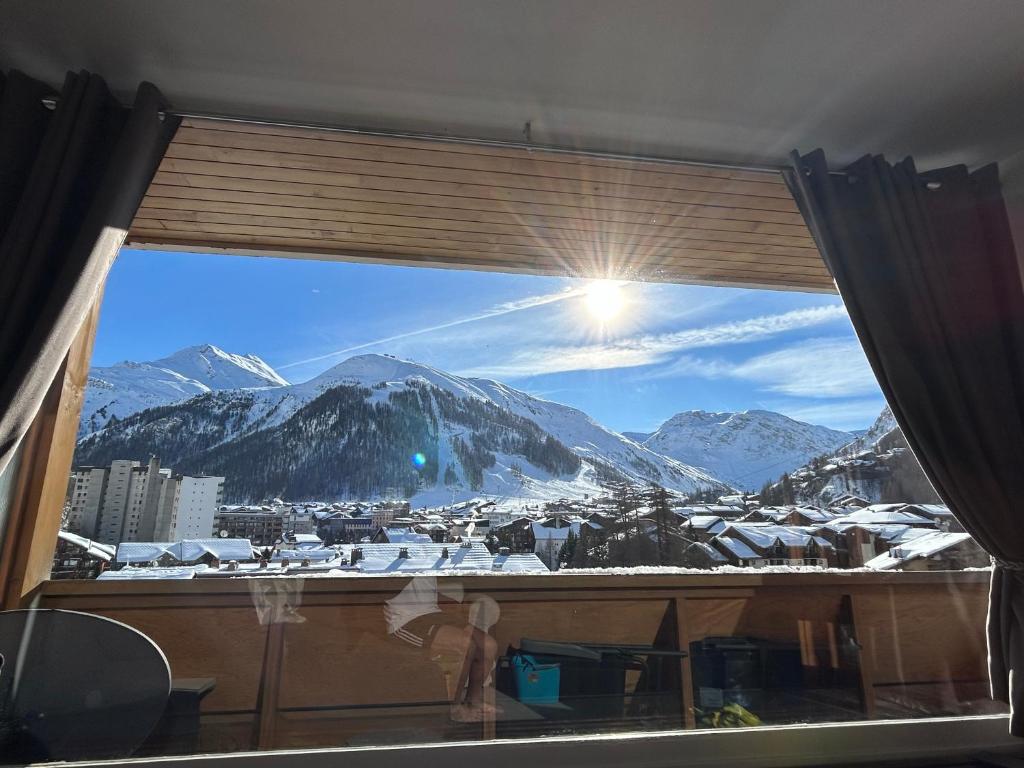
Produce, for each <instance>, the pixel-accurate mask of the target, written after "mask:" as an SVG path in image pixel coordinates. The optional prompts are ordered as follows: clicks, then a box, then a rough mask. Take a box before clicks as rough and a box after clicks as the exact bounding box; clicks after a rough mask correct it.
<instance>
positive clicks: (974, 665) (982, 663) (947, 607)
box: [858, 586, 988, 685]
mask: <svg viewBox="0 0 1024 768" xmlns="http://www.w3.org/2000/svg"><path fill="white" fill-rule="evenodd" d="M858 600H859V601H860V610H861V614H860V615H861V616H863V620H862V621H860V624H861V625H862V626H861V628H860V632H861V634H862V636H863V637H862V643H864V645H865V648H866V650H867V652H868V653H870V654H872V659H871V662H872V665H873V668H874V682H875V684H876V685H886V684H893V683H925V682H935V681H946V680H961V681H972V680H985V679H986V678H987V675H988V673H987V670H986V658H987V652H986V648H985V616H986V609H987V603H986V591H985V589H984V587H981V586H978V587H962V588H959V589H951V588H947V587H942V586H939V587H916V588H906V589H899V590H887V591H885V592H878V593H874V594H868V595H859V596H858Z"/></svg>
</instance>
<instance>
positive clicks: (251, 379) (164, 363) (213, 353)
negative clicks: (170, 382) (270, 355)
mask: <svg viewBox="0 0 1024 768" xmlns="http://www.w3.org/2000/svg"><path fill="white" fill-rule="evenodd" d="M150 365H153V366H155V367H157V368H166V369H168V370H171V371H174V372H176V373H180V374H182V375H184V376H186V377H188V378H191V379H195V380H196V381H200V382H202V383H204V384H207V385H208V386H210V388H211V389H236V388H240V387H283V386H287V384H288V381H287V380H286V379H285V378H284V377H283V376H281V374H279V373H278V372H277V371H275V370H274V369H273V368H271V367H270V365H269V364H268V363H267V362H265V361H264V360H263V359H262V358H260V357H259V356H258V355H253V354H247V355H238V354H233V353H231V352H225V351H224V350H223V349H221V348H220V347H218V346H217V345H215V344H209V343H207V344H197V345H194V346H191V347H185V348H184V349H179V350H178V351H177V352H175V353H173V354H171V355H168V356H167V357H165V358H161V359H160V360H155V361H153V362H152V363H150ZM211 381H214V382H215V385H211V384H210V382H211Z"/></svg>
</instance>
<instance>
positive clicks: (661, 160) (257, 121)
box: [42, 96, 847, 176]
mask: <svg viewBox="0 0 1024 768" xmlns="http://www.w3.org/2000/svg"><path fill="white" fill-rule="evenodd" d="M57 101H58V99H57V98H56V97H54V96H46V97H43V99H42V102H43V105H44V106H45V107H46V108H47V109H51V110H52V109H56V108H57ZM157 114H158V115H159V116H160V119H161V120H163V119H164V117H166V116H171V117H179V118H183V119H193V120H214V121H217V122H222V123H243V124H246V125H264V126H269V127H276V128H299V129H308V130H317V131H330V132H332V133H346V134H351V135H353V136H379V137H382V138H393V139H416V140H421V141H439V142H446V143H449V144H473V145H476V146H485V147H496V148H505V149H523V150H527V151H538V152H549V153H552V154H563V155H572V156H575V157H592V158H595V159H605V160H623V161H632V162H643V163H657V164H661V165H689V166H698V167H701V168H717V169H720V170H725V171H751V172H754V173H782V172H783V171H788V170H789V166H786V165H769V164H764V165H760V164H756V163H729V162H712V161H708V160H687V159H685V158H678V157H666V156H664V155H634V154H628V153H622V152H608V151H605V150H599V149H577V148H572V147H564V146H559V145H556V144H538V143H536V142H532V141H508V140H502V139H481V138H478V137H471V136H457V135H455V136H453V135H447V134H437V133H430V132H427V131H397V130H387V129H384V128H367V127H360V126H338V125H330V124H327V123H309V122H298V121H290V120H266V119H261V118H254V117H239V116H237V115H225V114H218V113H214V112H181V111H177V110H172V109H168V110H161V111H160V112H158V113H157ZM529 131H530V123H529V122H527V123H526V124H525V126H524V133H526V134H527V135H528V134H529ZM829 175H832V176H846V175H847V173H846V171H831V170H830V171H829Z"/></svg>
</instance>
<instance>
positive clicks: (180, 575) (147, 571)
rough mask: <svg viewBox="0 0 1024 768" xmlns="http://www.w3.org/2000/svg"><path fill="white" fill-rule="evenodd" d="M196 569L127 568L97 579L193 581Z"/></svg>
mask: <svg viewBox="0 0 1024 768" xmlns="http://www.w3.org/2000/svg"><path fill="white" fill-rule="evenodd" d="M195 577H196V569H195V568H193V567H188V566H182V567H180V568H133V567H131V566H128V567H127V568H122V569H121V570H119V571H104V572H103V573H101V574H100V575H99V576H97V577H96V578H97V579H100V580H103V581H123V580H127V579H131V580H133V581H134V580H135V579H194V578H195Z"/></svg>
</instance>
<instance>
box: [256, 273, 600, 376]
mask: <svg viewBox="0 0 1024 768" xmlns="http://www.w3.org/2000/svg"><path fill="white" fill-rule="evenodd" d="M583 293H584V289H582V288H566V289H565V290H563V291H558V292H556V293H545V294H538V295H536V296H527V297H526V298H524V299H517V300H516V301H508V302H504V303H502V304H496V305H495V306H493V307H491V308H490V309H487V310H484V311H483V312H480V313H477V314H475V315H469V316H467V317H460V318H457V319H455V320H449V321H448V322H445V323H439V324H437V325H431V326H428V327H426V328H417V329H416V330H413V331H405V332H403V333H396V334H394V335H392V336H385V337H382V338H379V339H373V340H372V341H366V342H363V343H361V344H354V345H352V346H349V347H345V348H344V349H336V350H334V351H332V352H326V353H324V354H322V355H317V356H315V357H308V358H306V359H305V360H296V361H295V362H291V363H285V364H284V365H278V366H275V367H276V368H277V370H279V371H280V370H282V369H284V368H294V367H296V366H299V365H309V364H310V363H318V362H320V361H322V360H329V359H331V358H332V357H340V356H341V355H347V354H350V353H352V352H358V351H359V350H361V349H369V348H371V347H376V346H379V345H381V344H390V343H392V342H395V341H402V340H403V339H408V338H412V337H413V336H423V335H425V334H428V333H435V332H436V331H443V330H445V329H447V328H455V327H457V326H460V325H468V324H470V323H476V322H480V321H481V320H490V319H491V318H494V317H501V316H503V315H510V314H512V313H513V312H522V311H523V310H526V309H533V308H534V307H541V306H544V305H546V304H554V303H555V302H558V301H565V300H566V299H572V298H576V297H578V296H581V295H583Z"/></svg>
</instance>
